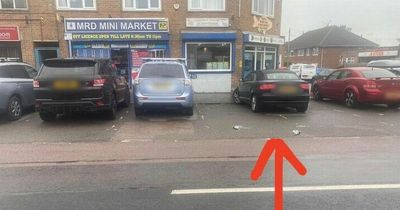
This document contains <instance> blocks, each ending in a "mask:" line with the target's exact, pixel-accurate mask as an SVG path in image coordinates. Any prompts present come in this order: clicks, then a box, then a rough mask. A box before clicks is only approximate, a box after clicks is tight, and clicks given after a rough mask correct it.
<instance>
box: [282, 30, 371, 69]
mask: <svg viewBox="0 0 400 210" xmlns="http://www.w3.org/2000/svg"><path fill="white" fill-rule="evenodd" d="M374 47H378V45H377V44H376V43H373V42H372V41H369V40H367V39H365V38H363V37H361V36H358V35H356V34H354V33H352V32H351V31H349V30H348V29H346V28H345V27H342V26H329V27H324V28H320V29H317V30H313V31H309V32H307V33H305V34H303V35H301V36H300V37H298V38H296V39H295V40H293V41H291V42H290V43H287V44H286V47H285V52H284V54H283V56H284V61H283V62H284V64H285V65H286V66H287V65H290V64H292V63H305V64H318V66H319V67H321V68H337V67H338V66H340V62H341V61H340V58H341V55H342V54H343V53H344V52H347V51H351V50H360V49H366V48H374ZM288 49H290V51H289V52H288Z"/></svg>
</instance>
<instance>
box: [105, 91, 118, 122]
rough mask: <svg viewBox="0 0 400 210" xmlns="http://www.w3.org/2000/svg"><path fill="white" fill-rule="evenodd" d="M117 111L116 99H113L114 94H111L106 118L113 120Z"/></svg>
mask: <svg viewBox="0 0 400 210" xmlns="http://www.w3.org/2000/svg"><path fill="white" fill-rule="evenodd" d="M117 111H118V105H117V101H116V100H115V96H114V95H112V97H111V103H110V108H109V110H107V119H109V120H115V118H117Z"/></svg>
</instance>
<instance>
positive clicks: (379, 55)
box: [358, 47, 400, 63]
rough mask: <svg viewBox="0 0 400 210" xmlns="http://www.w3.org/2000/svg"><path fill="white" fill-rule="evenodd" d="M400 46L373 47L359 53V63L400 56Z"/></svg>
mask: <svg viewBox="0 0 400 210" xmlns="http://www.w3.org/2000/svg"><path fill="white" fill-rule="evenodd" d="M399 53H400V47H392V48H386V49H385V48H382V49H373V50H368V51H361V52H359V53H358V62H359V63H368V62H370V61H374V60H390V59H398V58H400V54H399Z"/></svg>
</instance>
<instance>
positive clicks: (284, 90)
mask: <svg viewBox="0 0 400 210" xmlns="http://www.w3.org/2000/svg"><path fill="white" fill-rule="evenodd" d="M279 92H280V93H282V94H293V93H296V92H297V88H296V87H293V86H281V87H279Z"/></svg>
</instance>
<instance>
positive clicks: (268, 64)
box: [264, 53, 275, 70]
mask: <svg viewBox="0 0 400 210" xmlns="http://www.w3.org/2000/svg"><path fill="white" fill-rule="evenodd" d="M264 62H265V63H264V66H265V68H264V69H266V70H274V69H275V53H265V60H264Z"/></svg>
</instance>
